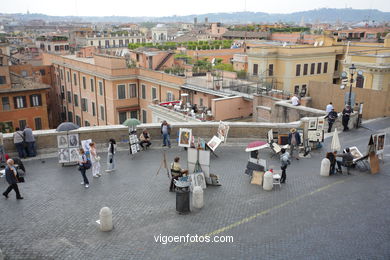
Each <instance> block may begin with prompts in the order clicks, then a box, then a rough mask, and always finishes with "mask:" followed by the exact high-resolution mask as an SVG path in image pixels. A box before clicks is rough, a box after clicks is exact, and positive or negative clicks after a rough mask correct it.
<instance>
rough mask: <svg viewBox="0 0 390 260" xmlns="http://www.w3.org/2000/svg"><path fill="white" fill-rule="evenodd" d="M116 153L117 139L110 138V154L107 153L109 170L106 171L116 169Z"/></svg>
mask: <svg viewBox="0 0 390 260" xmlns="http://www.w3.org/2000/svg"><path fill="white" fill-rule="evenodd" d="M115 153H116V142H115V139H112V138H111V139H110V141H109V143H108V154H107V170H106V172H112V171H115Z"/></svg>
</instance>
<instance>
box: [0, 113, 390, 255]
mask: <svg viewBox="0 0 390 260" xmlns="http://www.w3.org/2000/svg"><path fill="white" fill-rule="evenodd" d="M389 124H390V121H389V118H387V119H380V120H377V121H371V122H369V123H366V124H365V125H364V126H365V127H366V128H360V129H358V130H351V131H349V132H348V133H340V141H341V144H342V146H343V147H346V146H357V147H358V148H359V150H360V151H362V152H365V151H366V149H367V142H368V140H367V139H368V136H369V135H370V134H371V133H374V132H376V131H381V132H383V131H384V132H386V133H387V134H389V133H390V132H389V131H390V130H389V128H388V126H389ZM368 129H371V130H368ZM172 139H174V138H172ZM386 140H387V142H386V146H388V145H389V144H390V140H389V138H387V139H386ZM249 141H250V140H241V141H240V142H237V141H236V140H233V139H229V137H228V139H227V143H226V144H222V145H221V146H220V147H218V148H217V150H216V154H217V155H218V157H215V156H211V158H210V159H211V161H210V172H211V173H214V174H217V175H218V176H219V177H220V181H221V183H222V186H220V187H207V189H206V190H204V203H205V206H204V207H203V208H202V209H201V210H197V209H192V212H191V213H190V214H188V215H179V214H177V213H176V212H175V198H176V195H175V194H174V193H170V192H168V185H169V180H168V178H167V175H166V171H165V169H163V170H162V171H160V172H159V173H158V169H159V167H160V165H161V160H162V149H161V148H160V147H159V146H160V144H161V143H160V142H158V141H155V142H154V141H153V140H152V142H153V145H152V148H151V149H150V150H148V151H146V152H142V153H139V154H136V155H134V156H132V157H131V159H130V157H129V154H128V151H120V152H118V153H117V154H116V159H117V171H116V172H113V173H103V176H102V177H100V178H92V176H91V172H90V170H88V171H87V174H88V178H89V179H90V187H89V189H85V188H84V187H82V186H81V185H80V184H79V183H80V181H81V176H80V173H79V172H78V171H77V167H76V166H69V167H61V166H60V165H59V164H58V161H57V159H56V158H47V159H35V160H27V161H25V162H24V164H25V167H26V182H25V183H23V184H20V185H19V187H20V190H21V193H22V195H23V196H24V200H21V201H16V200H15V197H14V193H13V192H12V193H11V194H9V195H10V198H9V199H7V200H6V199H4V198H1V199H0V214H1V218H0V225H1V227H2V228H1V232H0V248H1V250H2V252H3V254H4V255H5V256H6V258H7V259H87V260H88V259H183V256H185V257H186V258H188V259H256V258H259V256H262V258H264V259H273V260H279V259H336V260H338V259H340V260H341V259H389V258H390V245H389V243H388V239H387V238H388V235H389V233H390V228H389V225H388V216H389V215H390V208H389V207H387V206H386V205H389V203H390V199H389V196H388V195H389V189H388V187H389V185H390V178H389V177H390V172H389V171H388V170H386V169H388V167H389V166H390V164H389V162H390V160H389V159H390V157H389V154H388V153H385V155H384V163H383V164H382V163H381V164H380V168H381V171H380V173H379V174H376V175H371V174H367V173H365V172H359V171H357V170H353V171H351V172H352V175H346V174H344V175H337V176H332V177H321V176H320V174H319V169H320V164H321V160H322V159H323V157H324V153H325V152H326V151H328V150H329V147H330V143H331V138H327V139H325V143H324V148H323V149H321V150H319V151H313V152H312V158H311V159H301V160H299V161H297V160H293V161H292V164H291V165H290V166H289V167H288V169H287V183H286V184H284V185H282V187H281V188H280V189H279V188H278V187H276V188H274V190H273V191H269V192H267V191H264V190H262V188H261V187H259V186H256V185H251V184H250V183H249V177H248V176H246V175H244V174H243V173H244V168H245V166H246V164H247V161H248V156H249V155H248V153H245V152H244V149H245V146H246V144H247V143H248V142H249ZM105 150H106V149H104V150H103V149H101V150H100V149H99V152H100V156H101V157H102V160H101V164H102V170H103V172H104V169H105V168H106V160H105V159H103V158H105V155H106V154H105V153H104V151H105ZM166 156H167V162H168V163H169V162H171V161H172V160H173V158H174V157H176V156H180V158H181V161H180V163H181V165H182V166H183V167H184V168H187V155H186V152H185V151H184V150H183V149H182V148H178V147H177V144H176V143H174V144H173V148H171V149H168V150H166ZM261 158H264V159H267V162H268V164H269V165H270V166H271V167H274V168H276V169H277V168H278V167H279V158H277V157H271V153H270V151H268V150H263V151H262V152H261ZM6 187H7V185H6V184H5V182H4V181H3V179H0V188H1V190H4V189H5V188H6ZM104 206H107V207H110V208H111V209H112V212H113V224H114V229H113V230H112V231H111V232H100V231H99V230H98V225H97V223H96V220H98V219H99V211H100V209H101V208H102V207H104ZM187 234H189V236H196V235H197V236H198V237H199V236H206V235H207V236H210V237H211V238H212V239H213V238H214V236H232V237H233V239H234V240H233V243H184V242H182V243H179V242H177V243H175V242H172V243H170V242H168V243H166V244H163V243H162V242H156V241H155V239H158V238H159V236H160V235H161V236H187ZM165 238H166V237H162V239H165Z"/></svg>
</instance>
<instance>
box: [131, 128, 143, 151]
mask: <svg viewBox="0 0 390 260" xmlns="http://www.w3.org/2000/svg"><path fill="white" fill-rule="evenodd" d="M140 150H141V149H140V146H139V140H138V137H137V131H135V130H132V131H130V132H129V153H130V154H131V155H134V154H136V153H138V152H139V151H140Z"/></svg>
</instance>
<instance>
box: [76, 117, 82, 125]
mask: <svg viewBox="0 0 390 260" xmlns="http://www.w3.org/2000/svg"><path fill="white" fill-rule="evenodd" d="M76 125H78V126H81V118H80V117H79V116H76Z"/></svg>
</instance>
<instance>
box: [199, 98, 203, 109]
mask: <svg viewBox="0 0 390 260" xmlns="http://www.w3.org/2000/svg"><path fill="white" fill-rule="evenodd" d="M199 106H201V107H203V98H199Z"/></svg>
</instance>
